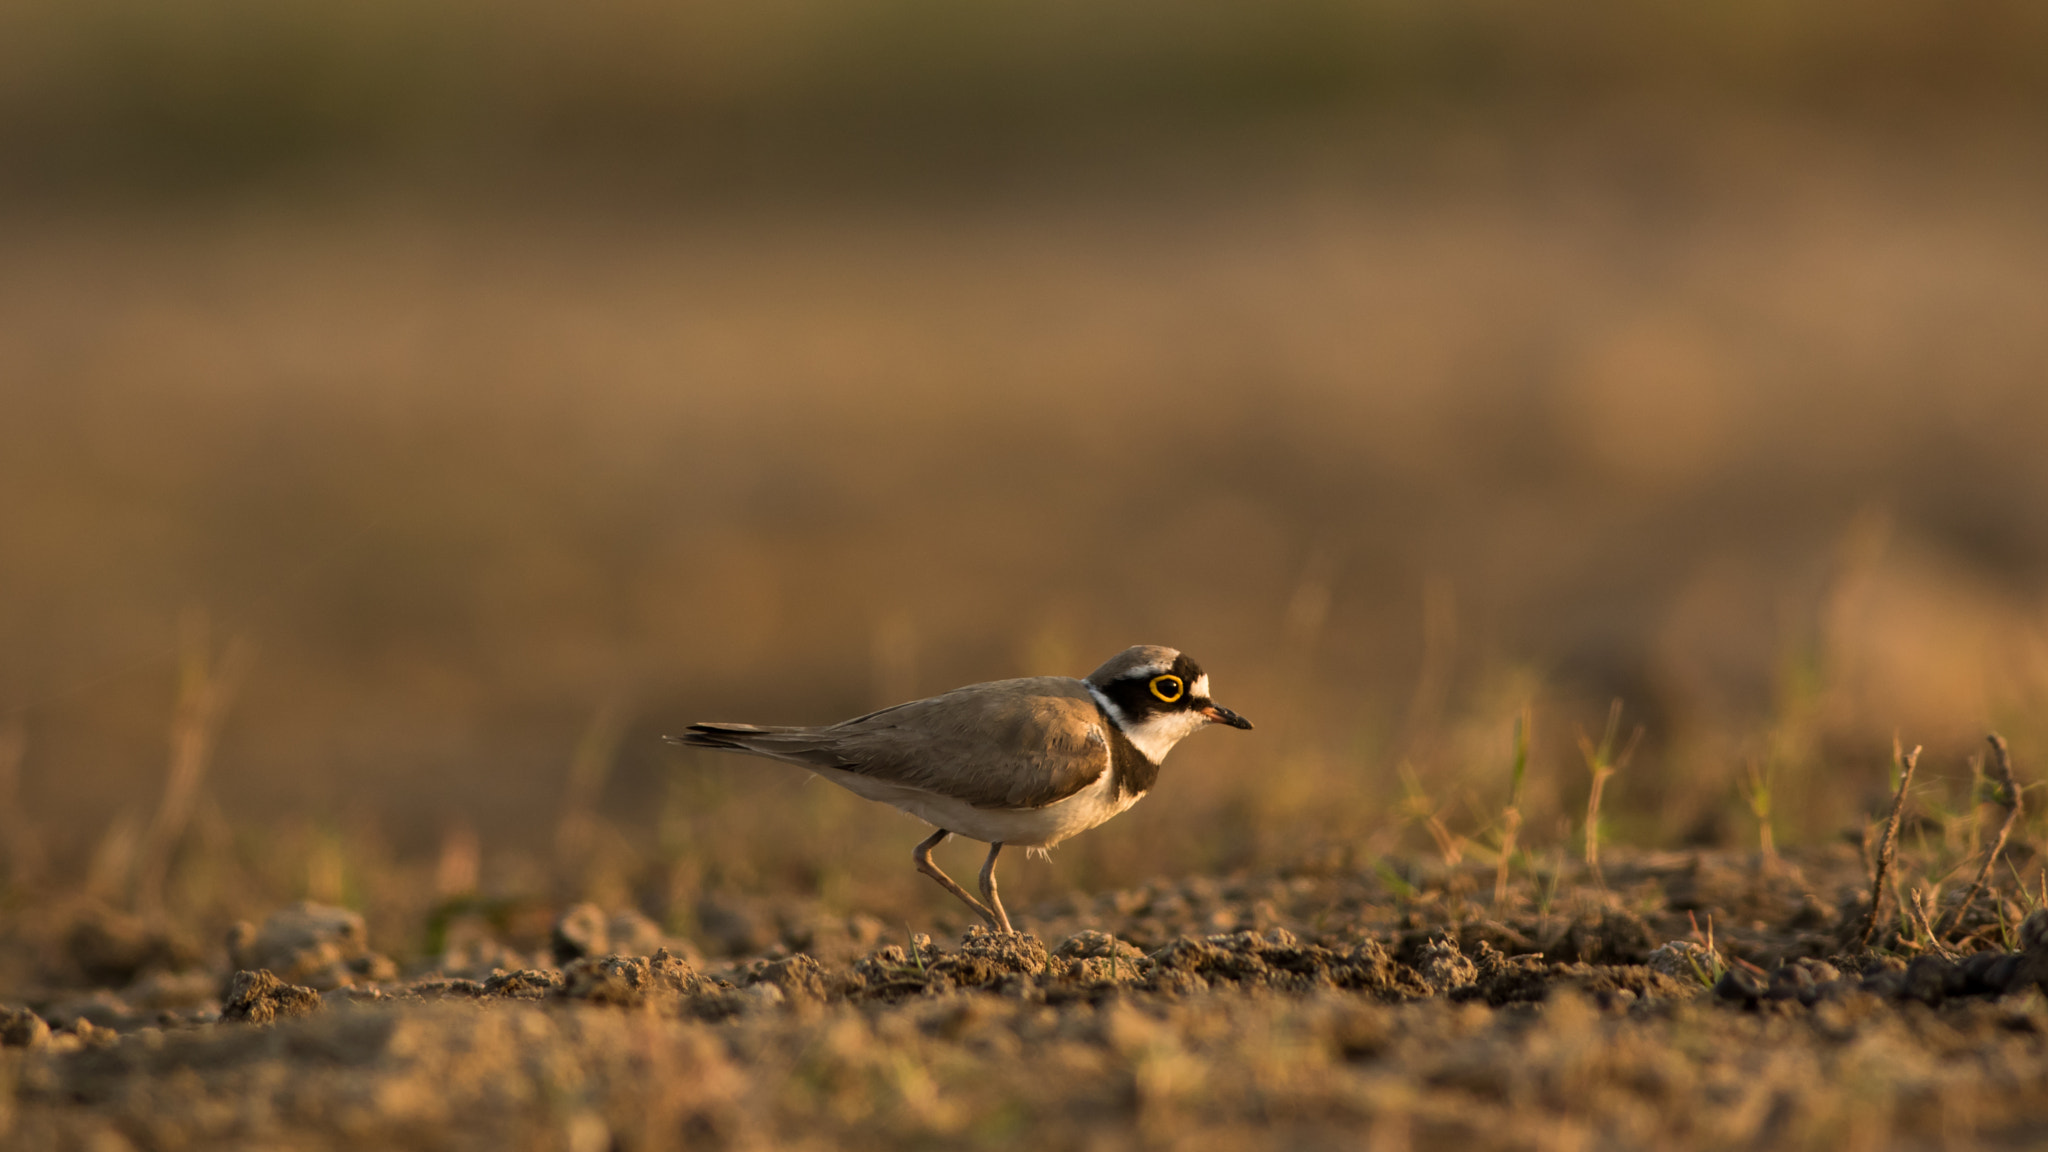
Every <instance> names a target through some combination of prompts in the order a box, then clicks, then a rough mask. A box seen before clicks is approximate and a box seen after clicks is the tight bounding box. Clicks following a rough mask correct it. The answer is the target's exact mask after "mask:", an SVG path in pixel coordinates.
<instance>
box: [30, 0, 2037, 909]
mask: <svg viewBox="0 0 2048 1152" xmlns="http://www.w3.org/2000/svg"><path fill="white" fill-rule="evenodd" d="M2043 60H2048V9H2044V8H2043V7H2042V6H2041V5H2039V4H2036V3H2031V2H2027V0H1968V2H1964V3H1957V2H1954V0H1949V2H1944V3H1936V2H1935V0H1887V2H1882V3H1870V2H1868V0H1864V2H1859V3H1853V4H1852V3H1849V2H1847V0H1789V2H1787V0H1774V2H1772V3H1762V2H1746V0H1744V2H1736V3H1727V4H1716V5H1670V4H1664V5H1646V4H1637V3H1623V2H1620V0H1571V2H1569V3H1563V4H1550V5H1543V6H1540V7H1531V6H1529V5H1525V4H1511V3H1505V2H1500V0H1461V2H1450V3H1442V2H1437V3H1427V4H1424V3H1416V2H1411V0H1267V2H1264V3H1257V4H1251V3H1222V2H1211V0H1194V2H1190V0H1175V2H1173V3H1166V2H1164V0H1111V2H1107V3H1105V2H1103V0H1091V2H1090V3H1085V4H1083V3H1065V2H1060V0H1052V2H1046V0H1035V2H1031V3H1024V2H1011V0H990V2H987V3H977V4H971V5H959V4H940V3H931V2H928V0H834V2H831V3H825V2H822V0H773V2H770V3H761V4H749V5H726V4H692V3H660V4H657V3H652V2H650V0H595V2H593V3H587V4H582V5H575V6H561V5H544V4H538V3H523V2H513V3H491V4H483V3H474V2H471V0H406V2H404V3H399V2H397V0H365V2H362V3H354V4H347V5H334V4H318V3H312V2H310V0H262V2H257V0H188V2H186V3H180V4H177V5H163V4H156V3H142V2H139V0H63V2H58V0H16V2H15V3H12V4H9V5H6V6H4V7H0V252H4V258H0V717H4V718H0V769H4V771H0V833H4V835H5V836H6V839H7V844H8V847H7V850H6V852H5V853H4V857H5V858H4V859H0V867H5V868H6V869H7V872H6V876H7V879H8V888H7V891H8V892H9V893H11V895H10V896H9V897H8V898H9V899H10V900H13V901H16V902H17V903H19V902H20V901H22V900H24V899H27V898H28V896H29V895H33V894H39V893H44V894H46V893H54V892H76V891H88V892H95V893H98V894H100V895H102V896H105V897H108V898H117V897H120V898H125V897H122V894H123V893H124V892H126V891H128V890H129V888H130V886H132V885H133V884H134V883H136V877H138V876H147V875H149V874H152V872H154V873H157V874H160V876H159V879H158V880H157V881H155V882H153V883H155V884H157V885H158V886H159V887H162V888H163V889H164V894H163V896H162V899H164V900H166V901H168V903H169V905H170V907H171V908H172V909H173V910H174V911H183V912H186V913H190V914H194V915H199V916H202V917H204V916H213V915H226V914H227V913H228V912H230V911H232V910H233V908H234V907H238V906H240V905H243V904H247V903H248V902H250V901H253V900H257V899H259V898H261V899H267V900H276V899H283V898H294V897H298V896H313V897H315V898H318V899H323V900H333V901H344V902H349V903H353V904H356V905H358V906H367V907H369V908H370V909H371V910H372V911H373V914H374V913H375V912H376V910H378V909H380V908H386V909H388V908H399V907H404V908H411V907H416V906H417V905H418V904H419V902H420V901H423V900H431V899H436V898H454V897H457V896H460V895H462V894H464V893H469V892H472V891H479V892H484V893H497V894H501V895H505V896H532V897H535V898H548V899H564V900H566V899H570V898H576V897H582V896H588V897H593V898H596V899H598V900H600V901H603V902H608V905H610V906H619V905H624V904H634V905H637V906H639V907H641V908H643V909H645V910H646V911H648V912H650V913H652V914H654V915H656V916H658V917H661V918H663V919H664V920H665V921H666V922H667V923H668V924H669V925H670V926H671V927H672V928H675V929H676V930H679V931H689V930H690V929H691V927H692V924H693V923H694V922H695V919H696V918H698V917H699V916H701V915H703V914H705V913H704V909H706V908H707V907H712V906H714V905H715V904H716V902H717V901H719V900H727V899H731V900H743V899H766V898H783V897H788V898H793V899H801V900H808V901H817V902H821V903H822V904H823V905H824V906H827V907H836V908H840V909H852V908H863V909H867V910H870V911H875V912H877V913H888V914H894V915H900V916H925V915H930V914H932V913H934V912H937V911H939V910H941V909H944V908H946V907H947V903H946V902H947V899H948V898H947V897H945V895H944V894H943V893H941V892H939V891H938V889H937V888H936V887H935V886H933V885H931V884H929V882H927V881H925V880H923V879H922V878H921V877H918V876H917V875H916V874H915V873H914V872H912V870H911V868H910V866H909V863H908V854H909V848H910V846H911V844H912V843H913V842H914V841H915V840H916V839H917V838H918V837H919V836H920V835H921V834H922V833H921V830H920V827H919V826H917V825H914V824H913V823H911V822H910V821H908V820H906V819H905V818H903V817H901V816H898V815H896V814H894V813H892V812H890V811H888V810H886V809H883V808H880V807H877V806H874V805H870V804H867V803H865V802H863V801H860V800H857V799H855V798H854V797H851V796H849V795H844V794H841V793H839V792H837V791H836V790H834V789H832V788H830V787H829V786H827V785H823V784H817V783H812V782H809V781H806V780H804V779H802V778H800V774H799V773H798V772H796V771H795V770H793V769H787V768H783V767H781V766H777V765H773V764H768V763H766V762H757V761H748V760H742V759H727V758H720V757H717V756H715V755H712V754H707V753H684V752H682V751H680V750H676V749H670V748H665V747H664V746H663V745H661V744H660V742H659V740H658V737H659V735H660V734H661V733H662V732H664V731H673V730H675V729H677V728H679V727H680V726H682V725H684V724H687V723H689V722H691V721H694V720H704V719H719V720H749V721H756V722H787V723H807V722H824V721H829V720H834V719H839V718H842V717H844V716H847V715H851V714H854V713H857V712H860V711H864V710H867V709H870V708H873V707H876V706H880V705H884V704H888V703H893V702H896V701H899V700H902V699H907V698H911V697H915V696H919V695H925V694H930V693H934V692H937V691H941V690H943V689H946V688H949V687H952V686H955V685H957V684H961V683H966V682H970V681H976V680H984V679H993V678H999V677H1006V676H1017V675H1027V674H1044V673H1060V674H1067V675H1081V674H1084V673H1086V672H1087V671H1088V670H1089V669H1091V668H1092V667H1094V666H1095V665H1096V664H1097V663H1098V662H1100V661H1101V660H1102V659H1104V658H1105V657H1107V656H1108V655H1109V654H1111V653H1113V652H1115V651H1117V650H1119V649H1121V648H1123V647H1124V646H1126V645H1128V644H1133V643H1159V644H1168V645H1172V646H1176V647H1180V648H1183V649H1185V650H1187V651H1188V652H1190V653H1191V654H1192V655H1194V656H1195V657H1196V658H1197V659H1198V660H1200V661H1201V662H1203V664H1204V665H1205V666H1206V667H1208V668H1209V669H1210V670H1211V672H1212V674H1213V676H1214V680H1215V684H1216V691H1217V695H1218V698H1219V699H1221V700H1222V701H1224V702H1225V703H1227V704H1229V705H1230V706H1232V707H1234V708H1236V709H1238V710H1239V711H1241V712H1243V713H1245V714H1246V715H1248V716H1250V717H1251V718H1252V719H1254V720H1255V721H1256V722H1257V723H1258V729H1257V730H1256V731H1255V732H1252V733H1238V732H1212V733H1207V734H1204V735H1202V736H1200V737H1198V738H1196V739H1194V740H1192V741H1190V742H1189V743H1188V744H1187V745H1185V746H1183V748H1182V749H1181V750H1180V751H1178V752H1176V753H1175V756H1174V759H1173V761H1172V762H1171V763H1170V764H1169V765H1168V769H1167V773H1166V775H1165V776H1164V777H1163V779H1162V782H1161V786H1160V788H1159V789H1158V790H1157V792H1156V793H1155V795H1154V796H1152V797H1151V798H1149V799H1148V800H1147V801H1146V803H1145V804H1143V805H1141V806H1139V807H1138V808H1137V809H1134V810H1133V811H1132V812H1131V813H1129V814H1128V815H1126V816H1124V817H1122V818H1120V819H1119V821H1118V822H1117V823H1115V824H1114V825H1112V826H1110V827H1108V828H1105V829H1103V830H1099V831H1097V832H1095V833H1092V834H1090V835H1088V836H1084V837H1082V838H1080V839H1078V840H1076V841H1073V842H1071V843H1070V844H1068V845H1066V846H1063V847H1062V848H1061V849H1059V851H1058V852H1057V853H1056V854H1055V855H1054V857H1053V860H1052V862H1051V863H1050V864H1046V863H1040V862H1030V863H1025V862H1023V861H1021V860H1019V861H1018V862H1016V863H1014V864H1012V865H1010V866H1009V868H1008V869H1007V870H1006V873H1005V875H1004V884H1005V890H1006V892H1009V893H1011V894H1012V895H1011V898H1010V902H1011V905H1012V907H1013V908H1016V907H1026V908H1028V907H1029V906H1030V905H1031V903H1032V902H1033V901H1034V900H1047V899H1051V898H1053V897H1055V896H1057V895H1059V894H1061V893H1065V892H1070V891H1075V890H1093V889H1100V888H1105V887H1113V886H1120V885H1125V884H1130V883H1135V882H1137V881H1140V880H1143V879H1146V878H1148V877H1150V876H1153V875H1158V874H1167V875H1177V874H1183V873H1186V872H1189V871H1194V870H1203V869H1216V870H1226V869H1231V868H1239V867H1247V866H1252V865H1259V864H1271V863H1276V862H1284V861H1286V860H1289V859H1293V858H1296V857H1299V856H1301V855H1303V854H1305V853H1311V852H1315V851H1320V850H1322V849H1324V848H1326V847H1329V846H1338V847H1340V848H1342V849H1343V850H1345V851H1348V852H1352V853H1353V854H1354V855H1361V857H1363V856H1378V855H1390V856H1397V857H1398V856H1402V855H1413V854H1418V853H1430V852H1434V851H1435V849H1434V848H1433V847H1432V840H1431V838H1430V836H1428V835H1427V834H1426V828H1425V827H1424V826H1425V825H1426V824H1427V823H1428V820H1426V819H1423V817H1434V818H1435V819H1436V820H1437V821H1438V822H1440V823H1441V824H1443V825H1444V826H1446V827H1449V828H1452V829H1454V830H1456V831H1458V832H1459V833H1460V834H1478V833H1479V832H1481V831H1482V830H1483V829H1485V828H1486V827H1488V826H1489V822H1491V821H1494V820H1495V819H1496V817H1497V816H1498V813H1499V810H1500V809H1501V807H1502V806H1503V805H1504V804H1505V803H1506V802H1507V799H1508V789H1509V770H1510V762H1511V758H1512V748H1513V743H1514V733H1515V726H1516V720H1517V717H1518V716H1519V715H1521V714H1522V713H1523V710H1524V709H1525V708H1526V709H1527V710H1528V715H1529V716H1530V717H1531V732H1532V733H1533V748H1532V753H1531V760H1530V769H1529V780H1528V784H1527V791H1526V794H1525V796H1524V798H1523V804H1522V808H1523V811H1524V813H1525V815H1526V817H1527V820H1528V824H1527V828H1528V831H1527V832H1526V833H1525V841H1526V842H1527V843H1529V844H1532V845H1535V846H1536V847H1537V848H1540V849H1542V850H1546V851H1547V850H1549V849H1550V848H1551V846H1557V847H1558V848H1559V849H1560V850H1562V849H1564V848H1565V847H1566V846H1568V845H1572V844H1575V843H1576V842H1577V840H1576V839H1575V838H1578V837H1582V836H1583V828H1582V827H1580V826H1579V823H1578V822H1579V821H1582V820H1583V816H1584V807H1585V802H1586V795H1587V790H1588V788H1589V786H1590V774H1589V772H1588V769H1587V766H1586V764H1585V762H1584V760H1583V758H1582V752H1581V748H1580V743H1579V741H1580V736H1581V734H1582V733H1584V734H1588V735H1590V736H1591V737H1592V738H1594V739H1595V740H1597V739H1598V737H1599V736H1600V734H1601V731H1602V727H1603V725H1604V724H1605V723H1606V721H1607V717H1608V715H1609V709H1610V702H1611V701H1613V700H1617V699H1618V700H1620V701H1622V708H1623V712H1622V719H1621V724H1620V728H1619V732H1620V735H1621V737H1622V738H1623V739H1624V740H1625V739H1626V737H1627V735H1628V733H1629V732H1631V731H1633V730H1634V729H1635V728H1636V727H1637V726H1638V725H1640V726H1641V729H1642V737H1641V743H1640V745H1639V746H1638V747H1637V748H1636V751H1635V754H1634V756H1633V758H1632V759H1631V760H1630V761H1629V762H1628V764H1627V765H1626V767H1625V768H1624V769H1623V770H1622V771H1621V772H1620V773H1619V774H1618V775H1617V776H1616V777H1615V778H1614V779H1613V780H1612V781H1611V782H1610V783H1609V784H1608V786H1607V794H1606V802H1605V803H1606V806H1605V808H1604V810H1603V812H1604V817H1605V819H1606V820H1607V821H1608V829H1609V830H1608V835H1609V836H1610V837H1612V838H1614V839H1616V840H1619V841H1621V842H1625V843H1634V844H1641V845H1651V846H1676V845H1688V844H1719V845H1741V844H1751V845H1753V844H1754V843H1755V842H1756V838H1757V836H1758V829H1757V826H1756V811H1755V808H1754V803H1753V802H1754V801H1755V800H1756V798H1757V794H1758V784H1759V782H1762V783H1764V784H1765V785H1767V788H1766V793H1767V798H1768V800H1769V803H1770V820H1771V821H1772V823H1773V825H1774V830H1775V835H1776V837H1777V840H1778V842H1779V843H1780V844H1801V843H1809V844H1811V843H1819V842H1826V841H1830V840H1833V839H1835V838H1837V837H1839V836H1841V835H1843V834H1844V833H1846V834H1848V835H1849V836H1851V837H1852V838H1853V837H1855V836H1857V835H1860V832H1861V830H1862V828H1863V826H1864V818H1865V814H1866V813H1867V811H1868V810H1869V809H1870V808H1871V807H1872V806H1873V805H1874V804H1876V803H1878V801H1879V799H1880V798H1881V797H1882V795H1883V793H1884V792H1885V790H1886V788H1887V787H1888V780H1887V777H1886V760H1887V756H1888V752H1889V746H1890V742H1891V739H1892V736H1893V734H1894V732H1897V733H1900V734H1901V735H1903V736H1904V737H1905V738H1906V740H1907V742H1908V743H1909V744H1910V743H1925V744H1927V745H1928V747H1929V752H1928V756H1927V759H1926V760H1924V761H1923V768H1922V771H1923V774H1926V775H1928V777H1929V779H1930V780H1932V781H1933V782H1934V783H1933V784H1931V785H1930V787H1934V788H1937V789H1939V788H1947V789H1948V791H1947V792H1945V793H1939V794H1940V795H1945V796H1948V797H1950V799H1949V800H1948V801H1947V802H1948V803H1951V804H1953V805H1957V806H1965V807H1966V806H1967V805H1968V803H1969V792H1968V783H1969V777H1970V771H1971V770H1970V767H1969V764H1968V763H1967V759H1966V758H1967V756H1968V755H1969V754H1970V753H1971V752H1973V751H1974V750H1975V749H1976V747H1978V745H1979V742H1980V741H1981V736H1982V733H1983V732H1984V731H1985V730H1986V728H1987V727H1988V726H1994V725H1995V726H1997V727H1998V728H2000V729H2001V730H2003V731H2004V732H2005V733H2006V735H2007V736H2008V737H2010V738H2011V739H2012V741H2013V744H2014V748H2015V753H2016V755H2017V756H2018V758H2019V760H2020V763H2021V774H2022V777H2023V778H2025V777H2027V776H2028V775H2030V774H2032V773H2030V772H2029V768H2030V767H2032V766H2034V765H2038V764H2039V762H2040V760H2039V757H2040V756H2041V755H2042V754H2043V753H2044V752H2048V743H2044V742H2048V722H2044V713H2043V710H2042V709H2043V705H2044V704H2048V516H2044V515H2043V512H2044V507H2048V503H2044V501H2048V454H2044V453H2043V452H2042V451H2041V435H2042V432H2043V430H2044V429H2048V314H2044V313H2048V214H2044V213H2043V211H2042V205H2043V204H2048V132H2044V131H2043V129H2044V127H2048V124H2044V120H2048V105H2044V100H2048V70H2044V68H2043V66H2042V64H2041V62H2042V61H2043ZM1404 769H1405V771H1404ZM2035 771H2038V769H2037V768H2036V769H2035ZM1944 781H1946V783H1943V782H1944ZM1572 850H1573V851H1576V849H1575V848H1574V849H1572ZM947 853H948V854H951V853H957V854H958V855H957V856H956V857H952V858H951V859H949V866H953V864H954V863H957V864H958V865H959V866H962V867H969V868H971V863H970V862H969V857H970V856H975V855H976V853H975V851H974V850H973V849H971V848H954V849H949V850H947ZM977 858H978V857H977ZM707 901H709V902H710V903H707Z"/></svg>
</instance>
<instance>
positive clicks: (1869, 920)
mask: <svg viewBox="0 0 2048 1152" xmlns="http://www.w3.org/2000/svg"><path fill="white" fill-rule="evenodd" d="M1892 761H1893V762H1894V763H1896V764H1897V765H1898V766H1899V791H1898V794H1897V795H1896V796H1894V797H1892V814H1891V818H1890V819H1888V820H1886V821H1885V825H1884V839H1882V840H1880V841H1879V842H1878V846H1877V872H1876V874H1875V875H1874V876H1873V877H1872V878H1871V882H1870V912H1869V914H1868V915H1867V916H1866V917H1865V918H1864V920H1863V935H1862V936H1860V937H1858V939H1857V944H1858V945H1859V946H1861V947H1864V948H1868V947H1869V946H1870V940H1871V937H1873V936H1875V935H1876V934H1877V915H1878V910H1879V907H1880V905H1881V904H1882V903H1883V901H1884V878H1885V873H1887V872H1889V871H1891V867H1892V857H1893V856H1895V855H1897V853H1898V848H1899V818H1900V817H1901V816H1903V815H1904V814H1905V811H1906V790H1907V789H1909V788H1911V787H1912V786H1913V768H1914V766H1915V765H1917V764H1919V763H1920V746H1919V745H1918V744H1915V745H1913V750H1912V751H1911V752H1907V751H1905V750H1904V749H1903V748H1902V747H1901V746H1900V744H1899V741H1898V738H1897V737H1893V738H1892Z"/></svg>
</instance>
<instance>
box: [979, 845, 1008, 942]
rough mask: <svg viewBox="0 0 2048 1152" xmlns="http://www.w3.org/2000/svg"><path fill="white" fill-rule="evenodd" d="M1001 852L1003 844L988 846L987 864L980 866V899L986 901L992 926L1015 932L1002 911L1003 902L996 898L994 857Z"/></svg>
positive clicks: (1006, 913)
mask: <svg viewBox="0 0 2048 1152" xmlns="http://www.w3.org/2000/svg"><path fill="white" fill-rule="evenodd" d="M1002 851H1003V842H1002V841H1000V840H998V841H996V842H995V843H993V844H991V845H989V846H988V862H987V863H985V864H983V865H982V866H981V898H982V899H983V900H986V901H988V909H989V911H991V912H993V913H995V915H994V916H993V917H991V918H990V919H991V921H992V922H993V923H994V925H995V926H996V927H998V928H1000V929H1002V930H1003V931H1005V932H1015V931H1016V929H1015V928H1012V927H1010V914H1009V913H1008V912H1005V911H1003V902H1002V901H1001V900H1000V899H998V898H997V897H996V857H997V856H998V855H1000V854H1001V853H1002Z"/></svg>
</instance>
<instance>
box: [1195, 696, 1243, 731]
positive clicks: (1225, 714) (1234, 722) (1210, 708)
mask: <svg viewBox="0 0 2048 1152" xmlns="http://www.w3.org/2000/svg"><path fill="white" fill-rule="evenodd" d="M1200 711H1201V713H1202V715H1204V716H1207V717H1208V718H1209V719H1211V720H1214V721H1215V722H1216V723H1218V724H1228V725H1230V726H1231V727H1232V728H1244V729H1247V730H1249V729H1250V728H1251V726H1252V722H1251V721H1249V720H1247V719H1245V718H1244V717H1242V716H1239V715H1238V714H1237V713H1235V712H1232V711H1231V710H1230V709H1228V708H1225V707H1224V706H1223V705H1221V704H1216V703H1213V702H1212V703H1209V704H1204V705H1202V707H1201V709H1200Z"/></svg>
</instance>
